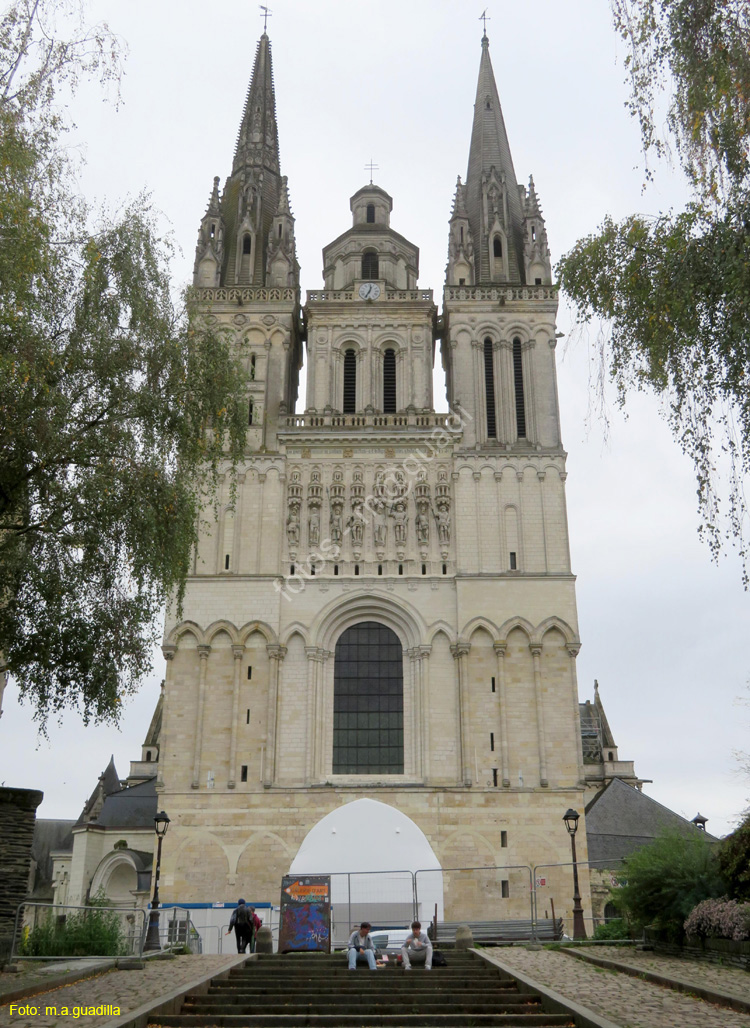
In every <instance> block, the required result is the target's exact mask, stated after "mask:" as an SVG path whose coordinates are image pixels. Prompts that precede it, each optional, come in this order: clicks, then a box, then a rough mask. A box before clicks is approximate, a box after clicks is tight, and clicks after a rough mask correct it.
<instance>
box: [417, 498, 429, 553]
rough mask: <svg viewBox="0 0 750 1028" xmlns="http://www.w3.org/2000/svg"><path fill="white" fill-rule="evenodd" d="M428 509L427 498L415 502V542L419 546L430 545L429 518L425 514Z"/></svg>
mask: <svg viewBox="0 0 750 1028" xmlns="http://www.w3.org/2000/svg"><path fill="white" fill-rule="evenodd" d="M429 509H430V507H429V503H428V502H427V500H420V501H419V503H418V504H417V519H416V521H415V522H414V524H415V526H416V529H417V542H418V543H419V545H420V546H429V545H430V519H429V517H428V514H427V512H428V510H429Z"/></svg>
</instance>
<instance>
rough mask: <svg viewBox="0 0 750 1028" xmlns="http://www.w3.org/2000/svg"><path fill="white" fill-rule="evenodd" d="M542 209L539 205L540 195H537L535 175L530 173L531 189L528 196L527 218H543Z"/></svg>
mask: <svg viewBox="0 0 750 1028" xmlns="http://www.w3.org/2000/svg"><path fill="white" fill-rule="evenodd" d="M541 216H542V209H541V207H540V206H539V197H538V196H537V195H536V188H535V186H534V176H533V175H529V191H528V194H527V196H526V217H527V218H533V217H537V218H541Z"/></svg>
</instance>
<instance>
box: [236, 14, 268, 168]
mask: <svg viewBox="0 0 750 1028" xmlns="http://www.w3.org/2000/svg"><path fill="white" fill-rule="evenodd" d="M248 167H253V168H267V169H268V170H269V171H272V172H275V173H276V174H278V173H279V135H278V129H277V127H276V96H275V92H274V88H273V66H272V64H271V42H270V40H269V38H268V36H267V35H266V33H265V32H264V33H263V35H262V36H261V37H260V40H259V41H258V48H257V50H256V51H255V64H254V65H253V74H252V77H251V79H250V85H249V87H248V90H247V98H246V100H245V109H244V110H243V112H242V122H241V124H240V131H239V134H238V136H237V146H236V148H235V152H234V164H233V166H232V174H233V175H236V174H237V172H238V171H241V170H242V169H243V168H248Z"/></svg>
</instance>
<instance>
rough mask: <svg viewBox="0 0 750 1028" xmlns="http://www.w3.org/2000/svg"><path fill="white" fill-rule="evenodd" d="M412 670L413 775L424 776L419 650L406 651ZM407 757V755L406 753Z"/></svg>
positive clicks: (405, 771) (405, 770)
mask: <svg viewBox="0 0 750 1028" xmlns="http://www.w3.org/2000/svg"><path fill="white" fill-rule="evenodd" d="M406 656H407V657H408V658H409V667H410V670H411V698H412V703H411V732H410V735H411V757H412V768H411V773H413V774H414V775H415V776H421V774H422V694H421V687H420V680H419V679H420V675H419V649H418V648H417V647H416V646H415V647H414V648H413V649H410V650H406ZM404 757H406V753H404ZM404 773H406V774H409V768H408V767H407V763H406V760H405V759H404Z"/></svg>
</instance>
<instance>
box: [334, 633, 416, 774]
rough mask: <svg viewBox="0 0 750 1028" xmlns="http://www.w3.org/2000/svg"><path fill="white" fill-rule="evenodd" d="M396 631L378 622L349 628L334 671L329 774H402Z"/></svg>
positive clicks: (401, 666)
mask: <svg viewBox="0 0 750 1028" xmlns="http://www.w3.org/2000/svg"><path fill="white" fill-rule="evenodd" d="M403 660H404V658H403V651H402V649H401V643H400V642H399V639H398V636H397V635H396V633H395V632H393V631H391V629H390V628H386V626H385V625H381V624H378V623H377V622H376V621H363V622H361V623H360V624H357V625H353V626H352V627H351V628H347V630H346V631H345V632H343V633H342V635H341V636H340V637H339V640H338V642H337V643H336V656H335V664H334V672H333V773H334V774H338V775H367V774H391V775H400V774H403V773H404V663H403Z"/></svg>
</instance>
